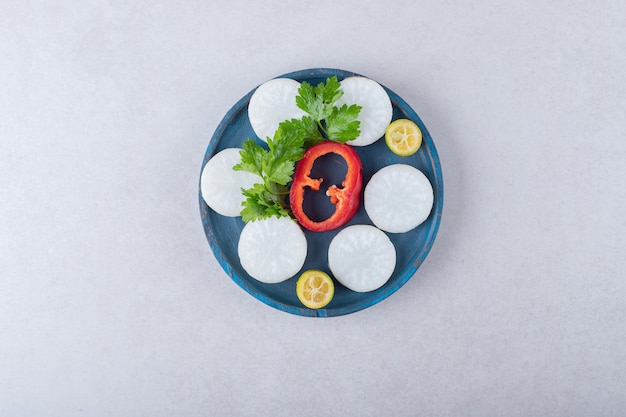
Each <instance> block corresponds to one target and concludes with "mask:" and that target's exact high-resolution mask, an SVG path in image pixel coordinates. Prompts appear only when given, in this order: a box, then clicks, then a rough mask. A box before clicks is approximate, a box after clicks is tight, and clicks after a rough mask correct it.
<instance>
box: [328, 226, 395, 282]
mask: <svg viewBox="0 0 626 417" xmlns="http://www.w3.org/2000/svg"><path fill="white" fill-rule="evenodd" d="M328 266H329V267H330V270H331V272H332V273H333V276H334V277H335V278H336V279H337V281H339V282H340V283H342V284H343V285H344V286H346V287H347V288H349V289H351V290H353V291H357V292H368V291H374V290H375V289H377V288H380V287H382V286H383V285H384V284H385V283H386V282H387V281H388V280H389V278H390V277H391V275H392V274H393V271H394V269H395V267H396V248H395V247H394V246H393V243H392V242H391V240H390V239H389V237H388V236H387V235H386V234H385V233H384V232H383V231H381V230H380V229H377V228H375V227H374V226H370V225H366V224H357V225H353V226H348V227H346V228H345V229H343V230H342V231H341V232H339V233H338V234H337V235H336V236H335V237H334V238H333V240H332V241H331V242H330V245H329V247H328Z"/></svg>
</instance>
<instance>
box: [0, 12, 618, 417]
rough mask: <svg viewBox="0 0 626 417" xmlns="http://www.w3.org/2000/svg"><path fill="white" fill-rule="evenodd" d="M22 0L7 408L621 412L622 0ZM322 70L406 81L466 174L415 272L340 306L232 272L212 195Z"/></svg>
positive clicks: (6, 138) (10, 28)
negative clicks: (248, 100)
mask: <svg viewBox="0 0 626 417" xmlns="http://www.w3.org/2000/svg"><path fill="white" fill-rule="evenodd" d="M0 4H1V9H2V12H1V13H0V178H1V179H2V181H1V184H2V186H1V187H0V369H1V371H0V414H1V415H3V416H4V415H6V416H82V415H84V416H171V415H176V416H213V415H214V416H236V415H258V416H295V415H298V416H331V415H342V416H374V415H376V416H381V415H385V416H409V415H421V416H524V417H527V416H546V415H550V416H590V415H593V416H621V415H624V410H625V409H626V396H625V395H624V393H625V392H626V331H625V325H624V318H625V316H626V281H625V280H624V272H623V270H624V268H625V267H626V260H625V259H626V257H625V256H624V252H625V251H624V249H626V244H625V243H626V242H625V237H624V235H625V234H626V222H625V220H624V213H625V212H626V188H625V187H624V180H625V179H626V163H625V159H626V133H625V132H626V121H625V119H626V118H625V117H624V110H625V109H626V71H624V67H625V66H626V52H625V51H626V8H625V6H624V3H623V2H622V1H620V0H603V1H600V2H595V3H593V2H592V3H589V2H583V1H564V0H558V1H551V2H544V1H540V0H533V1H528V2H513V1H511V2H497V1H483V2H466V1H463V2H441V1H427V2H426V1H418V2H414V1H404V2H391V1H389V2H362V1H348V2H337V1H317V2H300V1H297V2H296V1H293V2H292V1H280V2H279V1H274V2H264V3H261V2H257V3H249V2H245V1H238V0H223V1H206V2H201V1H187V2H179V1H157V2H154V1H128V0H124V1H120V0H117V1H115V0H111V1H92V2H77V1H54V2H44V1H41V2H37V1H21V0H20V1H10V0H9V1H7V0H4V1H1V3H0ZM310 67H334V68H341V69H346V70H350V71H355V72H359V73H361V74H364V75H367V76H370V77H371V78H374V79H376V80H378V81H379V82H381V83H382V84H384V85H386V86H387V87H389V88H391V89H392V90H394V91H395V92H397V93H398V94H400V95H401V96H402V97H403V98H404V99H405V100H406V101H407V102H408V103H409V104H410V105H411V106H412V107H413V108H414V109H415V110H416V111H417V113H418V114H419V115H420V116H421V118H422V119H423V121H424V122H425V124H426V125H427V126H428V129H429V131H430V133H431V134H432V136H433V138H434V140H435V143H436V145H437V149H438V151H439V155H440V158H441V162H442V166H443V173H444V182H445V204H444V216H443V221H442V224H441V228H440V232H439V235H438V238H437V241H436V242H435V245H434V247H433V250H432V251H431V253H430V255H429V257H428V258H427V260H426V262H425V263H424V264H423V266H422V267H421V268H420V269H419V270H418V273H417V274H416V275H415V276H414V277H413V278H412V279H411V280H410V281H409V282H408V283H407V284H406V285H405V286H404V287H403V288H402V289H401V290H400V291H398V292H397V293H396V294H394V295H393V296H392V297H390V298H389V299H387V300H385V301H383V302H382V303H380V304H377V305H376V306H374V307H372V308H369V309H367V310H364V311H361V312H359V313H355V314H352V315H349V316H344V317H338V318H333V319H310V318H303V317H297V316H292V315H289V314H286V313H283V312H280V311H278V310H274V309H272V308H270V307H268V306H266V305H264V304H262V303H260V302H259V301H257V300H255V299H254V298H253V297H251V296H250V295H248V294H247V293H245V292H244V291H243V290H241V289H240V288H239V287H237V286H236V285H235V284H234V283H233V282H232V281H230V280H229V278H228V277H227V276H226V275H225V274H224V273H223V271H222V270H221V269H220V267H219V265H218V263H217V261H216V260H215V258H214V256H213V254H212V252H211V251H210V248H209V246H208V243H207V241H206V239H205V236H204V233H203V230H202V224H201V221H200V214H199V209H198V201H197V186H198V177H199V173H200V166H201V163H202V158H203V155H204V151H205V149H206V147H207V144H208V141H209V139H210V137H211V135H212V133H213V130H214V129H215V128H216V127H217V124H218V123H219V121H220V120H221V118H222V117H223V116H224V114H225V113H226V111H227V110H228V109H229V108H230V107H231V106H232V105H233V104H234V103H235V102H236V101H237V100H238V99H239V98H240V97H242V96H243V95H244V94H246V93H247V92H248V91H250V90H251V89H252V88H254V87H255V86H256V85H258V84H259V83H261V82H263V81H265V80H267V79H269V78H272V77H274V76H276V75H279V74H283V73H286V72H289V71H293V70H298V69H304V68H310Z"/></svg>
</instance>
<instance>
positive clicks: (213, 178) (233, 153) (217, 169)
mask: <svg viewBox="0 0 626 417" xmlns="http://www.w3.org/2000/svg"><path fill="white" fill-rule="evenodd" d="M239 151H241V149H239V148H227V149H224V150H222V151H220V152H218V153H216V154H215V155H213V157H212V158H211V159H209V161H208V162H207V163H206V165H205V166H204V168H203V169H202V174H201V175H200V192H201V194H202V198H203V199H204V201H205V202H206V203H207V205H208V206H209V207H211V208H212V209H213V210H215V211H216V212H217V213H219V214H221V215H222V216H228V217H237V216H239V215H240V213H241V209H242V207H241V203H243V201H244V200H245V197H244V196H243V194H242V193H241V189H242V188H244V189H247V188H251V187H252V186H253V185H254V184H255V183H257V182H261V181H262V180H261V178H259V177H258V176H257V175H255V174H253V173H251V172H247V171H234V170H233V166H235V165H237V164H238V163H240V162H241V155H240V154H239Z"/></svg>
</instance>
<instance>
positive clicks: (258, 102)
mask: <svg viewBox="0 0 626 417" xmlns="http://www.w3.org/2000/svg"><path fill="white" fill-rule="evenodd" d="M298 88H300V83H299V82H298V81H296V80H292V79H290V78H274V79H273V80H269V81H266V82H265V83H263V84H261V85H260V86H259V87H258V88H257V89H256V90H255V91H254V93H252V97H250V103H249V104H248V118H249V119H250V124H251V125H252V129H253V130H254V133H256V135H257V136H258V137H259V138H260V139H261V140H264V141H267V138H268V137H270V138H273V137H274V133H276V130H277V129H278V125H279V124H280V122H283V121H285V120H289V119H300V118H302V116H304V115H305V114H306V113H305V112H304V110H301V109H300V108H299V107H298V106H297V105H296V96H297V95H298Z"/></svg>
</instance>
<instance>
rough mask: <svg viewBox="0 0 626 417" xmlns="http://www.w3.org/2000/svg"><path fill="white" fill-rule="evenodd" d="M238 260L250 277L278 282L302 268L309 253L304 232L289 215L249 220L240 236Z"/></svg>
mask: <svg viewBox="0 0 626 417" xmlns="http://www.w3.org/2000/svg"><path fill="white" fill-rule="evenodd" d="M238 252H239V260H240V262H241V266H242V267H243V269H245V270H246V272H247V273H248V274H250V276H251V277H253V278H255V279H257V280H259V281H261V282H265V283H267V284H275V283H278V282H282V281H285V280H287V279H289V278H291V277H293V276H294V275H296V274H297V273H298V271H300V269H301V268H302V265H304V260H305V259H306V254H307V242H306V237H305V236H304V232H303V231H302V229H301V228H300V226H298V224H297V223H296V222H295V221H293V220H291V219H290V218H288V217H280V218H278V217H270V218H267V219H263V220H256V221H253V222H248V223H246V225H245V226H244V228H243V230H242V231H241V235H240V236H239V245H238Z"/></svg>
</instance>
